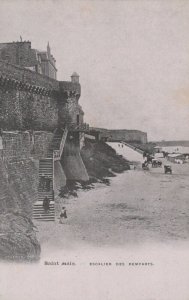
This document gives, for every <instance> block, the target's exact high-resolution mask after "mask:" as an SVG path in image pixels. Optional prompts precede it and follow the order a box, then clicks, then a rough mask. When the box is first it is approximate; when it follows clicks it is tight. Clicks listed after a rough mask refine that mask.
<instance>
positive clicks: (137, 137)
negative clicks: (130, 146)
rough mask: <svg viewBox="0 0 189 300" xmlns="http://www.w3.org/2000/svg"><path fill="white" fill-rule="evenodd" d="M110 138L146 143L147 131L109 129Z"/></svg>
mask: <svg viewBox="0 0 189 300" xmlns="http://www.w3.org/2000/svg"><path fill="white" fill-rule="evenodd" d="M109 133H110V138H109V139H110V140H112V141H120V140H124V141H126V142H135V143H142V144H145V143H147V133H146V132H142V131H139V130H110V131H109Z"/></svg>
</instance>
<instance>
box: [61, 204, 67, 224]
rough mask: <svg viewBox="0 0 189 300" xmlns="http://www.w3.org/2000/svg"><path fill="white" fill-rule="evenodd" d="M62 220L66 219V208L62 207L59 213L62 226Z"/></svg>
mask: <svg viewBox="0 0 189 300" xmlns="http://www.w3.org/2000/svg"><path fill="white" fill-rule="evenodd" d="M64 219H67V212H66V208H65V207H62V210H61V213H60V221H59V223H60V224H64Z"/></svg>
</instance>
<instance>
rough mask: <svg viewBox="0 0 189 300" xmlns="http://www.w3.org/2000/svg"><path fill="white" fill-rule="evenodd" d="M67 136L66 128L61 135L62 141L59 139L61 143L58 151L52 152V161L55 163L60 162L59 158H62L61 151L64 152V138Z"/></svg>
mask: <svg viewBox="0 0 189 300" xmlns="http://www.w3.org/2000/svg"><path fill="white" fill-rule="evenodd" d="M67 134H68V129H67V127H66V128H65V129H64V133H63V135H62V139H61V142H60V147H59V149H58V150H54V151H53V160H54V161H57V160H60V159H61V156H62V153H63V150H64V145H65V142H66V138H67Z"/></svg>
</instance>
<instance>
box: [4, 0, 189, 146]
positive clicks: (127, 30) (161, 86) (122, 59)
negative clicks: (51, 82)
mask: <svg viewBox="0 0 189 300" xmlns="http://www.w3.org/2000/svg"><path fill="white" fill-rule="evenodd" d="M20 35H21V36H22V38H23V39H24V40H31V41H32V47H33V48H37V49H41V50H43V49H45V47H46V44H47V41H49V42H50V46H51V49H52V54H53V55H54V56H55V58H56V60H57V68H58V79H59V80H69V76H70V75H71V73H72V72H73V71H77V72H78V73H79V74H80V82H81V85H82V96H81V98H80V104H81V105H82V106H83V109H84V111H85V120H86V122H88V123H90V125H92V126H98V127H106V128H127V129H139V130H143V131H147V132H148V137H149V140H156V139H189V1H188V0H186V1H182V0H178V1H174V0H167V1H166V0H163V1H155V0H147V1H143V0H138V1H137V0H133V1H119V0H117V1H116V0H115V1H103V0H102V1H95V0H93V1H89V0H85V1H80V0H75V1H71V0H69V1H58V0H57V1H48V0H43V1H35V0H32V1H19V0H17V1H16V0H15V1H13V0H6V1H5V0H0V42H10V41H16V40H19V36H20Z"/></svg>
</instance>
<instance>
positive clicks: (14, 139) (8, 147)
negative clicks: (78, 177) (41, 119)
mask: <svg viewBox="0 0 189 300" xmlns="http://www.w3.org/2000/svg"><path fill="white" fill-rule="evenodd" d="M52 139H53V133H52V132H45V131H32V132H31V131H25V132H18V131H12V132H8V131H3V134H2V145H3V150H2V156H3V160H6V161H20V160H23V159H28V158H31V157H33V158H35V159H41V158H44V157H46V156H47V152H48V149H49V147H50V144H51V142H52Z"/></svg>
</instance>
